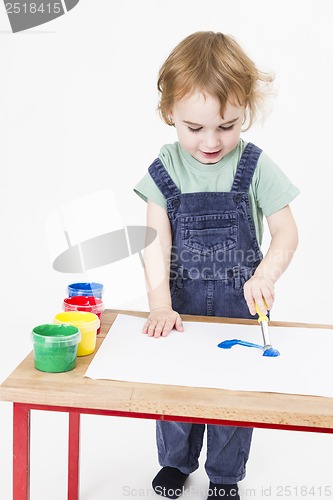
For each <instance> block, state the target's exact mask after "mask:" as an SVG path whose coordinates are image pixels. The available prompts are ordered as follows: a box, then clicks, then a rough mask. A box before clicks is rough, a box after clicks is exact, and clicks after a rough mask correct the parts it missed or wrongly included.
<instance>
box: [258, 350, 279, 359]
mask: <svg viewBox="0 0 333 500" xmlns="http://www.w3.org/2000/svg"><path fill="white" fill-rule="evenodd" d="M262 355H263V356H269V357H271V358H276V356H280V353H279V351H278V350H277V349H274V348H273V347H268V349H265V350H264V352H263V353H262Z"/></svg>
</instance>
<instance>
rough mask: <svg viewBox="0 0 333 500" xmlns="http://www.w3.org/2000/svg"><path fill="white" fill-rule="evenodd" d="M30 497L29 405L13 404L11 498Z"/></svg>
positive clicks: (23, 498) (23, 499)
mask: <svg viewBox="0 0 333 500" xmlns="http://www.w3.org/2000/svg"><path fill="white" fill-rule="evenodd" d="M29 499H30V407H29V406H28V405H25V404H20V403H14V405H13V500H29Z"/></svg>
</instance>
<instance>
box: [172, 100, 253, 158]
mask: <svg viewBox="0 0 333 500" xmlns="http://www.w3.org/2000/svg"><path fill="white" fill-rule="evenodd" d="M170 115H171V117H172V119H173V121H174V124H175V127H176V130H177V135H178V140H179V142H180V144H181V146H182V147H183V149H185V151H187V152H188V153H189V154H190V155H191V156H193V158H195V159H196V160H198V161H200V162H201V163H205V164H209V163H217V162H218V161H219V160H221V158H223V157H224V156H226V155H227V154H228V153H229V152H230V151H232V150H233V149H234V148H235V147H236V146H237V144H238V141H239V138H240V132H241V127H242V124H243V120H244V108H243V107H242V106H238V105H234V104H231V103H229V102H228V103H227V105H226V108H225V111H224V117H223V118H222V117H221V115H220V103H219V101H218V99H217V98H216V97H214V96H212V95H211V94H203V93H201V92H195V93H194V94H192V95H190V96H188V97H183V99H180V100H179V101H176V103H175V104H174V106H173V109H172V112H171V113H170Z"/></svg>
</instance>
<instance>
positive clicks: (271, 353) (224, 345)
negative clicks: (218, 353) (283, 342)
mask: <svg viewBox="0 0 333 500" xmlns="http://www.w3.org/2000/svg"><path fill="white" fill-rule="evenodd" d="M234 345H243V346H245V347H255V348H256V349H261V350H264V347H263V346H262V345H259V344H253V343H252V342H246V341H245V340H238V339H232V340H224V341H223V342H220V343H219V344H218V347H221V349H231V347H233V346H234ZM262 355H263V356H268V357H271V358H274V357H276V356H280V353H279V351H278V350H277V349H273V347H269V348H268V349H266V350H264V352H263V354H262Z"/></svg>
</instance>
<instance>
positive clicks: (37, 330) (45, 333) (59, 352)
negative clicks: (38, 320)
mask: <svg viewBox="0 0 333 500" xmlns="http://www.w3.org/2000/svg"><path fill="white" fill-rule="evenodd" d="M80 340H81V333H80V330H79V329H78V328H77V327H76V326H72V325H55V324H44V325H38V326H35V327H34V328H33V330H32V341H33V352H34V364H35V368H36V369H37V370H40V371H42V372H52V373H58V372H67V371H69V370H73V368H75V366H76V356H77V349H78V343H79V342H80Z"/></svg>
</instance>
